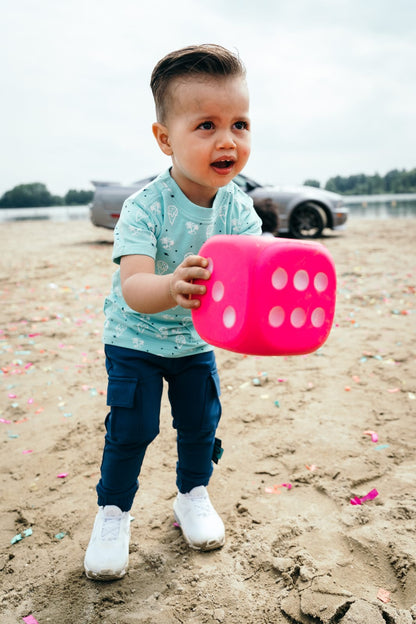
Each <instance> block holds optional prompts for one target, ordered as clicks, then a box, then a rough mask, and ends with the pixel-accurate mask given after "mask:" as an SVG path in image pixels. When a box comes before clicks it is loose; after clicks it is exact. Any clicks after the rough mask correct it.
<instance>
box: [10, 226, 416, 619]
mask: <svg viewBox="0 0 416 624" xmlns="http://www.w3.org/2000/svg"><path fill="white" fill-rule="evenodd" d="M0 227H1V230H0V237H1V249H2V254H1V260H0V280H1V282H0V301H1V326H0V332H1V333H0V353H1V367H2V371H1V375H0V397H1V405H0V412H1V413H0V418H1V422H0V433H1V459H0V470H1V481H2V487H1V493H0V496H1V512H0V513H1V516H0V517H1V521H0V536H1V539H0V570H1V577H2V578H1V588H0V613H1V618H0V621H1V624H9V623H16V622H22V621H23V620H22V618H24V617H27V616H29V615H32V616H33V618H35V619H34V620H32V622H35V621H38V622H39V624H45V623H46V622H50V623H53V624H98V623H100V624H132V623H133V622H135V623H136V622H141V623H149V624H150V623H158V624H165V623H166V624H170V623H186V624H197V623H198V624H199V623H206V624H216V623H217V622H224V623H226V624H241V623H247V624H251V623H253V624H257V623H280V622H282V623H287V622H291V623H300V624H309V623H314V624H330V623H335V622H341V623H343V624H353V623H356V624H361V623H362V624H378V623H380V624H383V623H386V622H387V623H388V624H391V623H394V624H410V623H411V622H416V540H415V519H416V496H415V474H416V455H415V448H416V431H415V408H416V401H415V395H416V381H415V351H416V337H415V312H416V309H415V305H414V302H415V292H416V257H415V251H414V249H415V248H414V244H415V240H416V220H412V219H407V220H406V219H402V220H400V219H397V220H396V219H392V220H378V221H371V220H358V219H351V220H350V223H349V224H348V227H347V228H346V229H345V230H344V231H342V232H337V233H335V232H334V233H329V234H328V235H327V236H326V237H325V238H323V239H322V241H321V242H322V243H323V244H324V245H326V246H327V248H328V249H329V250H330V252H331V253H332V255H333V258H334V260H335V263H336V267H337V274H338V296H337V310H336V318H335V325H334V328H333V330H332V332H331V334H330V336H329V339H328V340H327V342H326V343H325V345H324V346H323V347H322V348H321V349H320V350H319V351H318V352H316V353H313V354H310V355H307V356H297V357H287V358H285V357H271V358H267V357H262V358H256V357H253V356H251V357H243V356H242V355H239V354H235V353H231V352H226V351H222V350H218V351H217V356H218V365H219V371H220V376H221V382H222V402H223V418H222V421H221V424H220V428H219V431H218V435H219V437H221V438H222V440H223V446H224V448H225V451H224V455H223V458H222V459H221V461H220V463H219V464H218V466H217V467H216V468H215V472H214V476H213V478H212V480H211V483H210V488H209V489H210V494H211V498H212V500H213V502H214V504H215V506H216V508H217V510H218V511H219V513H220V514H221V516H222V517H223V519H224V522H225V525H226V532H227V539H226V544H225V546H224V548H223V549H222V550H219V551H214V552H211V553H199V552H195V551H192V550H190V549H189V548H188V547H187V546H186V544H185V543H184V540H183V538H182V535H181V532H180V530H178V529H177V528H176V527H175V526H174V524H173V513H172V503H173V499H174V496H175V493H176V490H175V461H176V455H175V439H174V430H173V429H172V427H171V419H170V414H169V409H168V403H167V400H166V396H164V399H163V409H162V423H161V434H160V436H159V437H158V438H157V440H156V441H155V442H154V443H153V445H152V446H151V447H150V449H149V451H148V454H147V456H146V458H145V463H144V467H143V471H142V475H141V489H140V491H139V493H138V495H137V497H136V500H135V503H134V507H133V510H132V515H133V516H134V520H133V521H132V539H131V554H130V569H129V572H128V574H127V576H126V577H125V578H124V579H123V580H121V581H117V582H112V583H97V582H94V581H90V580H87V579H86V578H85V576H84V574H83V565H82V561H83V555H84V551H85V548H86V545H87V543H88V539H89V535H90V531H91V527H92V522H93V519H94V516H95V512H96V496H95V484H96V481H97V479H98V471H99V463H100V459H101V451H102V443H103V434H104V426H103V421H104V417H105V414H106V411H107V408H106V404H105V390H106V376H105V370H104V360H103V355H102V345H101V328H102V323H103V315H102V304H103V298H104V296H105V294H106V293H107V291H108V289H109V286H110V280H111V274H112V272H113V265H112V263H111V240H112V232H110V231H105V230H101V229H97V228H94V227H93V226H92V225H91V224H90V223H89V222H88V221H78V222H69V223H52V222H48V221H44V222H42V221H35V222H16V223H4V224H2V225H1V226H0ZM259 373H266V374H267V382H266V383H264V385H260V386H255V385H253V382H252V380H253V378H254V377H256V376H257V375H258V374H259ZM368 431H370V432H374V434H376V436H377V438H378V439H377V441H373V439H372V438H374V439H375V435H374V434H371V433H365V432H368ZM281 484H290V485H291V486H292V487H291V488H289V487H284V486H282V485H281ZM374 489H376V490H377V492H378V496H377V497H376V498H374V499H372V500H367V501H365V502H363V504H362V505H352V504H351V503H350V500H351V499H352V498H353V497H356V496H357V497H360V498H362V497H364V496H365V495H367V494H368V493H369V492H371V491H372V490H374ZM19 535H20V536H21V538H22V539H18V537H17V538H16V537H15V536H19ZM12 541H13V542H14V543H13V544H12V543H11V542H12ZM385 601H386V602H385ZM30 621H31V620H30V619H29V622H30Z"/></svg>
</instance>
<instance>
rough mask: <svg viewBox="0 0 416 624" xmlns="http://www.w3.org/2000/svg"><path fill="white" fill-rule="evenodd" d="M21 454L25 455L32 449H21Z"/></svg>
mask: <svg viewBox="0 0 416 624" xmlns="http://www.w3.org/2000/svg"><path fill="white" fill-rule="evenodd" d="M22 453H23V455H27V454H28V453H33V451H32V449H25V450H24V451H22Z"/></svg>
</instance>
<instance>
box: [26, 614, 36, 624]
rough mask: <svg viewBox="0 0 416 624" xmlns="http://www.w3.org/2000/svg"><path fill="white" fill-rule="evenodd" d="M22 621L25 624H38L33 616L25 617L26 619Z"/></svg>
mask: <svg viewBox="0 0 416 624" xmlns="http://www.w3.org/2000/svg"><path fill="white" fill-rule="evenodd" d="M22 620H23V622H26V624H39V622H38V621H37V619H36V618H35V617H34V616H33V615H27V616H26V617H24V618H22Z"/></svg>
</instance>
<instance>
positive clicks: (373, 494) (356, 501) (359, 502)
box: [350, 489, 378, 505]
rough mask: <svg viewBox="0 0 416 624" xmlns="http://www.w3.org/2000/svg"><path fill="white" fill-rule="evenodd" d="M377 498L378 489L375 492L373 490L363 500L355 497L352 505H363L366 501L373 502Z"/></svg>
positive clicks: (351, 501)
mask: <svg viewBox="0 0 416 624" xmlns="http://www.w3.org/2000/svg"><path fill="white" fill-rule="evenodd" d="M376 496H378V492H377V490H376V489H374V490H371V491H370V492H369V493H368V494H366V495H365V496H363V497H362V498H359V497H358V496H354V498H352V499H351V500H350V503H351V505H362V504H363V503H364V502H365V501H368V500H373V498H376Z"/></svg>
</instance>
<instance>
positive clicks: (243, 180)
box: [234, 173, 261, 193]
mask: <svg viewBox="0 0 416 624" xmlns="http://www.w3.org/2000/svg"><path fill="white" fill-rule="evenodd" d="M234 182H235V183H236V184H238V186H239V187H240V188H241V189H242V190H243V191H244V192H245V193H248V192H249V191H252V190H253V189H255V188H259V187H260V186H261V185H260V184H259V183H258V182H255V181H254V180H251V179H250V178H247V176H245V175H243V174H241V173H239V174H238V175H236V176H235V178H234Z"/></svg>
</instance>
